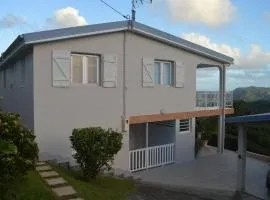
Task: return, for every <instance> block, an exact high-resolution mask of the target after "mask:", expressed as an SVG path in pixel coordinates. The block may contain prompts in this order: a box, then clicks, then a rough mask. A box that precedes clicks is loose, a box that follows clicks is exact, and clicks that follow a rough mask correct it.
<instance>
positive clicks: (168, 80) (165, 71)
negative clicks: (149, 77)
mask: <svg viewBox="0 0 270 200" xmlns="http://www.w3.org/2000/svg"><path fill="white" fill-rule="evenodd" d="M172 77H173V62H170V61H161V60H155V77H154V79H155V85H172V84H173V78H172Z"/></svg>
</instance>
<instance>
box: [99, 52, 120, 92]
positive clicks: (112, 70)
mask: <svg viewBox="0 0 270 200" xmlns="http://www.w3.org/2000/svg"><path fill="white" fill-rule="evenodd" d="M102 58H103V59H102V60H103V62H102V63H103V64H102V66H103V67H102V86H103V87H106V88H115V87H116V86H117V56H116V55H112V54H107V55H103V56H102Z"/></svg>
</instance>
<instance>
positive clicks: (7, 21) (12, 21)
mask: <svg viewBox="0 0 270 200" xmlns="http://www.w3.org/2000/svg"><path fill="white" fill-rule="evenodd" d="M25 23H26V19H25V17H22V16H16V15H13V14H7V15H6V16H4V17H3V18H2V19H0V28H5V29H7V28H14V27H16V26H20V25H22V24H25Z"/></svg>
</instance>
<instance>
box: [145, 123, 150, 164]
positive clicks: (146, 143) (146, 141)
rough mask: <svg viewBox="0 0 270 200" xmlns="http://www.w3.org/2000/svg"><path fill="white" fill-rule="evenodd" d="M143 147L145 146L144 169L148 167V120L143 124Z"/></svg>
mask: <svg viewBox="0 0 270 200" xmlns="http://www.w3.org/2000/svg"><path fill="white" fill-rule="evenodd" d="M145 128H146V130H145V148H146V155H145V160H146V161H145V162H146V169H148V166H149V150H148V128H149V127H148V122H146V126H145Z"/></svg>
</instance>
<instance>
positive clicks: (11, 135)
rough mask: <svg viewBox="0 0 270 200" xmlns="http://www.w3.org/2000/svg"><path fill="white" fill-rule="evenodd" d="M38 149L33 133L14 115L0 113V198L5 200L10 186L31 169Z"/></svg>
mask: <svg viewBox="0 0 270 200" xmlns="http://www.w3.org/2000/svg"><path fill="white" fill-rule="evenodd" d="M37 157H38V147H37V144H36V142H35V135H34V134H33V132H32V131H31V130H29V129H27V128H25V127H24V126H23V125H22V124H21V122H20V116H19V115H18V114H16V113H7V112H4V111H0V172H1V173H0V196H1V197H2V199H5V194H6V193H8V192H9V189H10V188H12V185H13V184H14V182H16V181H17V180H20V179H21V177H22V176H23V175H25V174H26V172H27V171H28V170H30V169H33V167H34V165H35V161H36V160H37Z"/></svg>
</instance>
